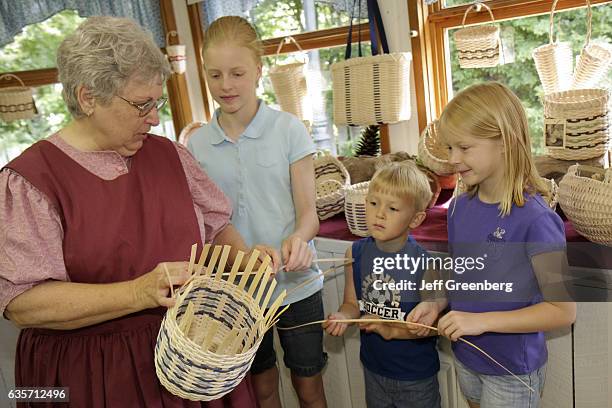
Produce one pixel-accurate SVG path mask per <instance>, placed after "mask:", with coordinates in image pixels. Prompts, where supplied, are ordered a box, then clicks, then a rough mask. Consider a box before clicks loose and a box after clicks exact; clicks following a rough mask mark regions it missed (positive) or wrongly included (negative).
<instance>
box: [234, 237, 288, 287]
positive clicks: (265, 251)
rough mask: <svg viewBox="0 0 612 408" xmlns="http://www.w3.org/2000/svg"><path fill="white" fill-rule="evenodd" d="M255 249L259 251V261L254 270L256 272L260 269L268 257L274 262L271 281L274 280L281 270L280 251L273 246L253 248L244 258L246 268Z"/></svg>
mask: <svg viewBox="0 0 612 408" xmlns="http://www.w3.org/2000/svg"><path fill="white" fill-rule="evenodd" d="M255 249H256V250H258V251H259V261H258V262H257V263H256V264H255V267H254V269H255V270H256V269H257V268H259V265H260V263H261V262H263V260H264V259H265V258H266V256H269V257H270V258H271V260H272V262H271V263H270V267H271V268H272V274H270V279H272V278H273V277H274V276H275V275H276V272H277V271H278V269H279V268H280V265H281V257H280V254H279V253H278V251H277V250H276V249H274V248H272V247H271V246H268V245H263V244H257V245H255V246H253V248H252V249H251V251H250V252H249V253H248V254H247V255H246V256H245V257H244V258H243V262H242V263H243V267H246V262H248V259H249V258H250V257H251V253H252V252H253V251H254V250H255Z"/></svg>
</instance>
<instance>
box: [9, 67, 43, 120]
mask: <svg viewBox="0 0 612 408" xmlns="http://www.w3.org/2000/svg"><path fill="white" fill-rule="evenodd" d="M10 78H15V79H16V80H17V81H19V83H20V84H21V86H10V87H7V88H0V119H2V120H4V121H7V122H8V121H10V120H17V119H31V118H33V117H34V115H36V114H37V113H38V110H37V109H36V105H35V104H34V97H33V96H32V88H28V87H26V86H25V84H24V83H23V81H22V80H21V79H20V78H19V77H18V76H17V75H13V74H4V75H2V76H0V80H2V79H6V80H10Z"/></svg>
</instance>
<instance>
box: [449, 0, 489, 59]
mask: <svg viewBox="0 0 612 408" xmlns="http://www.w3.org/2000/svg"><path fill="white" fill-rule="evenodd" d="M479 5H482V6H484V7H485V8H486V9H487V10H488V12H489V15H490V16H491V20H492V21H495V18H494V17H493V12H492V11H491V9H490V8H489V6H487V5H486V4H484V3H478V5H477V4H472V5H471V6H470V7H468V8H467V9H466V10H465V13H464V14H463V21H461V26H462V27H463V28H461V29H459V30H457V31H455V34H454V36H453V38H454V39H455V46H456V47H457V52H458V56H459V66H460V67H461V68H485V67H495V66H497V65H499V60H500V37H499V26H497V25H494V24H483V25H478V26H474V27H465V19H466V17H467V15H468V13H469V12H470V10H472V9H475V10H479Z"/></svg>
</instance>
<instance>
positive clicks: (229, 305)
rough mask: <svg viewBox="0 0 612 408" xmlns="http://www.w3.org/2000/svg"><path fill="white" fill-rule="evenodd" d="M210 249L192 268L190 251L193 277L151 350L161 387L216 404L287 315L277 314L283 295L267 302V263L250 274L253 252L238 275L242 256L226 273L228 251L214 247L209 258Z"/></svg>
mask: <svg viewBox="0 0 612 408" xmlns="http://www.w3.org/2000/svg"><path fill="white" fill-rule="evenodd" d="M210 249H211V245H210V244H206V245H205V246H204V249H203V251H202V254H201V256H200V260H199V262H198V263H197V265H196V264H195V256H196V248H195V246H194V247H192V252H191V261H190V264H189V271H190V272H191V273H192V277H191V278H190V279H189V280H188V282H187V283H185V285H183V287H182V288H181V289H180V290H179V291H178V293H177V294H176V304H175V306H173V307H171V308H170V309H168V311H167V312H166V316H165V317H164V319H163V321H162V324H161V327H160V330H159V334H158V336H157V344H156V346H155V370H156V373H157V377H158V378H159V381H160V382H161V384H162V385H163V386H164V387H165V388H166V389H167V390H168V391H170V392H171V393H172V394H174V395H176V396H179V397H181V398H185V399H189V400H192V401H210V400H215V399H219V398H221V397H222V396H224V395H225V394H227V393H229V392H231V391H232V390H233V389H234V388H235V387H236V386H237V385H238V384H240V382H241V381H242V380H243V378H244V377H245V376H246V374H247V373H248V371H249V369H250V367H251V364H252V363H253V359H254V358H255V353H256V351H257V349H258V347H259V344H260V343H261V341H262V339H263V335H264V334H265V333H266V331H267V330H268V329H269V328H271V327H272V326H273V325H274V324H275V323H276V321H277V318H278V317H279V316H280V314H282V313H283V312H284V311H285V309H286V307H285V308H283V309H282V310H280V311H279V310H278V309H279V307H280V304H281V303H282V301H283V300H284V298H285V296H286V292H285V291H283V292H282V293H281V294H280V295H279V296H278V297H277V298H276V299H274V300H272V299H271V296H272V293H273V292H274V288H275V287H276V280H274V279H269V278H270V276H271V273H272V270H271V268H269V264H270V259H269V257H267V258H266V259H265V260H264V261H262V262H261V264H260V266H259V268H258V269H257V270H255V269H254V266H255V265H256V263H257V261H258V256H259V252H258V251H257V250H255V251H253V252H252V253H251V256H250V258H249V259H248V262H246V267H245V268H244V271H239V269H240V266H241V263H242V260H243V258H244V253H243V252H238V253H237V256H236V259H235V262H234V266H233V267H232V269H231V271H230V272H225V265H226V261H227V259H228V256H229V253H230V250H231V247H230V246H227V245H226V246H220V245H217V246H215V247H214V248H213V250H212V253H211V254H209V252H210ZM209 255H210V259H209V260H208V263H207V264H205V263H206V259H207V257H208V256H209ZM168 279H169V277H168ZM247 282H248V285H247ZM173 296H174V294H173ZM266 309H267V310H266Z"/></svg>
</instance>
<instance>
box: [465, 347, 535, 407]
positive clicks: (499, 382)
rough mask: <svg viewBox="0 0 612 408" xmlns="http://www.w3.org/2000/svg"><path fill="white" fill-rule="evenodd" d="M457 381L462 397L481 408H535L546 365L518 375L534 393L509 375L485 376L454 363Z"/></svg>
mask: <svg viewBox="0 0 612 408" xmlns="http://www.w3.org/2000/svg"><path fill="white" fill-rule="evenodd" d="M455 367H456V368H457V380H458V381H459V386H460V387H461V391H462V392H463V395H465V397H466V398H467V399H468V400H469V401H472V402H475V403H477V404H480V407H481V408H537V407H539V406H540V396H541V395H542V390H543V389H544V380H545V378H546V364H545V365H543V366H542V367H540V368H538V369H537V370H534V371H532V372H530V373H529V374H522V375H518V377H519V378H520V379H521V380H523V381H525V383H527V384H529V386H530V387H531V388H533V389H534V390H535V392H531V391H530V390H529V389H528V388H527V387H525V385H523V384H522V383H521V382H520V381H519V380H517V379H516V378H514V377H513V376H511V375H486V374H480V373H477V372H476V371H473V370H470V369H469V368H467V367H466V366H464V365H463V364H461V362H460V361H459V360H457V359H455Z"/></svg>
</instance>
